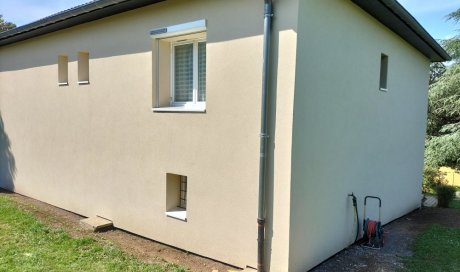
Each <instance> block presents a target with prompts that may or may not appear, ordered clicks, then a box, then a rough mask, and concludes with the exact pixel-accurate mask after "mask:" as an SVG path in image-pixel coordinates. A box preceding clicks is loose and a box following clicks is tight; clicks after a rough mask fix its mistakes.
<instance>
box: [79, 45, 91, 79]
mask: <svg viewBox="0 0 460 272" xmlns="http://www.w3.org/2000/svg"><path fill="white" fill-rule="evenodd" d="M78 84H89V53H88V52H78Z"/></svg>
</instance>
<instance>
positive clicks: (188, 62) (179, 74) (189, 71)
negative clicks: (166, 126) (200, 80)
mask: <svg viewBox="0 0 460 272" xmlns="http://www.w3.org/2000/svg"><path fill="white" fill-rule="evenodd" d="M174 101H175V102H187V101H193V44H184V45H178V46H175V47H174Z"/></svg>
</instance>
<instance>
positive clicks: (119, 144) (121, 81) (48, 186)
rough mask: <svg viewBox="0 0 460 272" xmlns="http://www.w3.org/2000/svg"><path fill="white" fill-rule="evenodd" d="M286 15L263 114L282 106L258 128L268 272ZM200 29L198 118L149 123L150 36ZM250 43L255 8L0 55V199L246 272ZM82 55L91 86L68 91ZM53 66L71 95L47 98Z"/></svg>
mask: <svg viewBox="0 0 460 272" xmlns="http://www.w3.org/2000/svg"><path fill="white" fill-rule="evenodd" d="M296 8H297V5H296V1H277V9H278V11H279V14H280V16H279V17H277V18H276V19H275V22H276V23H275V26H274V29H275V33H276V34H275V35H274V41H275V43H274V47H273V48H274V59H275V63H276V66H274V68H273V70H272V75H273V76H274V78H276V79H274V80H273V82H272V83H273V86H274V87H273V89H274V90H277V89H278V90H282V92H280V94H279V96H272V97H271V102H272V103H274V102H276V103H277V104H278V105H279V104H284V105H286V106H282V107H280V110H277V111H276V113H273V114H272V117H271V119H270V122H271V123H272V124H273V125H276V131H275V129H274V130H273V131H272V137H271V140H270V142H271V144H270V146H271V155H272V156H274V157H272V159H271V164H272V166H273V165H277V164H278V163H279V164H280V166H279V167H278V166H275V167H274V168H272V169H274V170H273V171H272V172H270V173H268V177H269V179H270V180H271V184H273V183H275V185H274V186H271V187H270V186H269V189H268V190H269V193H268V194H269V195H270V194H271V197H269V198H268V199H270V201H272V200H274V201H277V202H278V203H281V204H280V205H271V206H272V207H271V208H272V209H273V211H274V212H273V213H274V214H275V216H276V218H277V220H276V221H273V222H270V223H269V224H270V227H271V231H270V232H269V234H270V247H268V248H267V252H268V254H270V257H269V258H268V260H269V261H271V263H272V264H274V267H275V268H276V269H273V271H281V270H285V268H286V267H287V261H288V256H287V245H288V218H289V216H288V214H289V201H288V199H289V194H290V190H289V179H290V163H289V161H290V160H289V158H290V150H291V146H290V144H291V132H292V108H293V104H292V101H293V95H294V73H286V72H287V71H292V70H293V68H294V65H295V46H296V31H295V27H294V26H295V24H296V23H297V21H296V17H295V16H294V17H289V16H287V15H288V14H291V13H292V12H293V11H294V10H295V9H296ZM281 15H282V16H281ZM199 19H206V20H207V25H208V29H207V105H206V113H156V112H152V111H151V108H152V104H153V103H154V102H153V101H152V99H153V98H152V92H153V87H154V82H152V67H153V63H155V55H154V54H152V39H151V38H150V36H149V30H151V29H154V28H159V27H164V26H169V25H175V24H180V23H185V22H189V21H194V20H199ZM262 30H263V1H244V0H238V1H215V0H208V1H190V0H170V1H166V2H162V3H159V4H155V5H152V6H148V7H145V8H142V9H138V10H134V11H130V12H126V13H123V14H119V15H115V16H112V17H109V18H105V19H101V20H98V21H95V22H90V23H86V24H84V25H80V26H76V27H73V28H70V29H66V30H62V31H59V32H55V33H51V34H47V35H44V36H41V37H37V38H34V39H30V40H26V41H23V42H20V43H16V44H13V45H9V46H4V47H0V111H1V117H2V120H3V122H4V129H3V131H2V133H3V134H4V135H2V136H5V135H6V136H7V137H8V138H9V140H10V144H9V145H8V144H3V145H2V152H3V153H4V154H7V155H4V156H3V157H4V158H8V159H14V162H13V161H11V160H10V164H9V165H10V166H11V167H10V168H15V171H14V172H15V173H14V180H13V183H9V182H7V181H5V179H3V181H2V184H0V186H1V187H7V188H9V189H12V190H14V191H16V192H18V193H21V194H24V195H27V196H30V197H33V198H36V199H39V200H42V201H45V202H48V203H50V204H53V205H56V206H59V207H62V208H64V209H67V210H70V211H73V212H76V213H79V214H82V215H84V216H88V217H89V216H95V215H98V216H102V217H105V218H108V219H110V220H113V222H114V225H115V226H116V227H118V228H122V229H126V230H129V231H130V232H134V233H137V234H140V235H143V236H146V237H149V238H152V239H155V240H158V241H161V242H163V243H166V244H170V245H173V246H176V247H179V248H183V249H186V250H188V251H191V252H194V253H197V254H201V255H204V256H207V257H211V258H214V259H218V260H220V261H223V262H227V263H230V264H233V265H237V266H240V267H245V266H246V265H249V266H252V267H256V252H257V250H256V246H257V241H256V239H257V224H256V218H257V188H258V184H257V181H258V163H259V129H260V97H261V67H262ZM80 51H82V52H89V56H90V61H89V80H90V84H89V85H78V84H77V62H76V60H77V53H78V52H80ZM60 54H64V55H68V56H69V86H61V87H58V85H57V83H58V70H57V60H58V55H60ZM278 55H279V56H280V58H281V57H282V58H281V59H280V61H278V60H277V59H278V58H277V56H278ZM278 71H283V73H282V74H281V75H280V76H279V77H276V74H278ZM273 107H274V106H273ZM2 139H5V137H2ZM275 142H276V143H277V145H276V149H275V147H274V144H273V143H275ZM4 143H6V142H5V141H4ZM8 154H9V155H12V156H13V158H11V156H9V157H8ZM3 157H2V158H3ZM13 166H14V167H13ZM167 173H174V174H181V175H186V176H187V177H188V203H187V222H183V221H179V220H176V219H172V218H168V217H166V216H165V214H164V213H165V206H166V199H165V198H166V174H167ZM278 179H279V180H280V182H279V183H277V182H276V181H275V182H273V180H278ZM273 206H275V207H273ZM268 216H272V215H271V214H269V215H268ZM278 218H279V219H278Z"/></svg>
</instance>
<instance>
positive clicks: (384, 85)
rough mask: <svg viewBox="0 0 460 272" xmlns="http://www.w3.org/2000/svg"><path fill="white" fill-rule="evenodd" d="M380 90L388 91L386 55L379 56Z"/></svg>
mask: <svg viewBox="0 0 460 272" xmlns="http://www.w3.org/2000/svg"><path fill="white" fill-rule="evenodd" d="M380 90H381V91H388V56H387V55H385V54H382V55H381V56H380Z"/></svg>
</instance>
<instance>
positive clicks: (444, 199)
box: [436, 184, 456, 208]
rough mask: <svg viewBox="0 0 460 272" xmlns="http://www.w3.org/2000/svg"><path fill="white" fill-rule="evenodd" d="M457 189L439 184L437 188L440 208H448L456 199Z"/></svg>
mask: <svg viewBox="0 0 460 272" xmlns="http://www.w3.org/2000/svg"><path fill="white" fill-rule="evenodd" d="M455 191H456V189H455V187H454V186H449V185H446V184H439V185H438V186H436V195H437V196H438V207H440V208H448V207H449V203H450V202H451V201H452V200H453V199H454V197H455Z"/></svg>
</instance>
